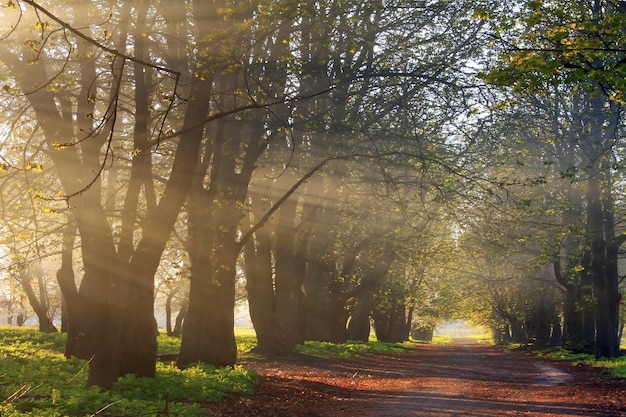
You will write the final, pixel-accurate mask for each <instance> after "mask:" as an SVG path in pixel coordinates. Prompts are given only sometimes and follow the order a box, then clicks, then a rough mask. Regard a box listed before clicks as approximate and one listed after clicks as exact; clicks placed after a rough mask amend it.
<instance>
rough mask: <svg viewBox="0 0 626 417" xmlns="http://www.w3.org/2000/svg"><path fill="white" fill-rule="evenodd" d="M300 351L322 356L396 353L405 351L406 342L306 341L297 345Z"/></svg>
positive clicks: (343, 356) (340, 356) (339, 356)
mask: <svg viewBox="0 0 626 417" xmlns="http://www.w3.org/2000/svg"><path fill="white" fill-rule="evenodd" d="M296 349H297V351H298V352H299V353H302V354H305V355H309V356H316V357H320V358H342V359H347V358H352V357H355V356H360V355H365V354H367V353H371V352H379V353H394V352H396V353H397V352H405V351H406V349H407V344H406V343H384V342H378V341H369V342H356V341H348V342H346V343H342V344H335V343H327V342H305V343H304V344H303V345H299V346H297V348H296Z"/></svg>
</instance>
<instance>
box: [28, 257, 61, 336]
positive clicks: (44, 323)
mask: <svg viewBox="0 0 626 417" xmlns="http://www.w3.org/2000/svg"><path fill="white" fill-rule="evenodd" d="M35 268H36V269H38V271H37V272H36V274H37V275H39V274H40V273H43V272H42V271H41V269H40V268H39V267H35ZM20 282H21V284H22V289H23V290H24V292H25V293H26V297H27V298H28V302H29V303H30V305H31V307H32V308H33V311H34V312H35V315H37V319H38V320H39V331H40V332H42V333H56V332H57V331H58V330H57V328H56V327H55V326H54V323H52V319H51V318H50V317H49V316H48V308H47V304H46V300H45V298H43V297H44V295H43V294H42V295H41V296H40V298H37V295H36V294H35V291H34V290H33V287H32V285H31V282H30V278H29V276H28V272H27V271H24V270H22V271H20ZM42 284H43V282H42V280H41V279H40V280H39V285H40V286H41V285H42ZM40 292H41V288H40Z"/></svg>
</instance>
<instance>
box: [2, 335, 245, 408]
mask: <svg viewBox="0 0 626 417" xmlns="http://www.w3.org/2000/svg"><path fill="white" fill-rule="evenodd" d="M237 340H238V349H239V350H240V351H245V350H246V349H249V348H250V345H251V334H250V332H242V335H241V337H239V336H238V339H237ZM158 341H159V353H170V352H176V351H178V349H179V346H180V339H176V338H171V337H167V336H164V335H161V336H159V338H158ZM64 347H65V335H63V334H42V333H39V332H38V331H36V330H35V329H28V328H15V327H5V326H1V327H0V363H1V364H2V367H1V371H0V400H2V401H1V402H0V415H2V417H18V416H20V417H61V416H94V415H102V414H106V415H115V416H164V415H166V416H170V417H193V416H203V415H205V413H204V411H203V409H202V407H201V405H200V404H201V403H202V402H205V401H215V400H219V399H220V398H223V397H224V396H226V395H228V394H229V393H242V394H243V393H248V392H251V391H252V386H253V383H254V381H255V380H256V376H255V375H254V374H253V373H251V372H249V371H246V370H245V369H243V368H241V367H234V368H233V369H230V368H215V367H212V366H208V365H196V366H193V367H190V368H187V369H185V370H180V369H178V368H176V367H175V366H174V365H172V364H166V363H158V364H157V375H156V377H155V378H136V377H134V376H126V377H123V378H121V379H120V380H119V381H118V383H117V384H116V386H115V389H114V390H112V391H111V392H102V391H100V390H99V389H98V388H96V387H90V388H87V387H86V380H87V362H86V361H83V360H79V359H66V358H65V357H64V356H63V350H64Z"/></svg>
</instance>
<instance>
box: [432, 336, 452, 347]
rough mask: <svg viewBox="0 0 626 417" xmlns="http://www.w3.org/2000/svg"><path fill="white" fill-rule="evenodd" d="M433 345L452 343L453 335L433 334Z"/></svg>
mask: <svg viewBox="0 0 626 417" xmlns="http://www.w3.org/2000/svg"><path fill="white" fill-rule="evenodd" d="M431 343H432V344H433V345H449V344H450V343H452V337H450V336H446V335H441V336H433V340H432V342H431Z"/></svg>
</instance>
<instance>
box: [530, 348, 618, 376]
mask: <svg viewBox="0 0 626 417" xmlns="http://www.w3.org/2000/svg"><path fill="white" fill-rule="evenodd" d="M537 356H539V357H544V358H549V359H557V360H565V361H568V362H572V363H573V364H575V365H577V364H583V365H589V366H593V367H594V368H601V369H603V370H605V371H607V372H609V373H610V374H612V375H614V376H616V377H619V378H626V356H622V357H619V358H614V359H596V358H595V356H594V355H592V354H586V353H572V352H571V351H568V350H565V349H548V350H542V351H539V352H537Z"/></svg>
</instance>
